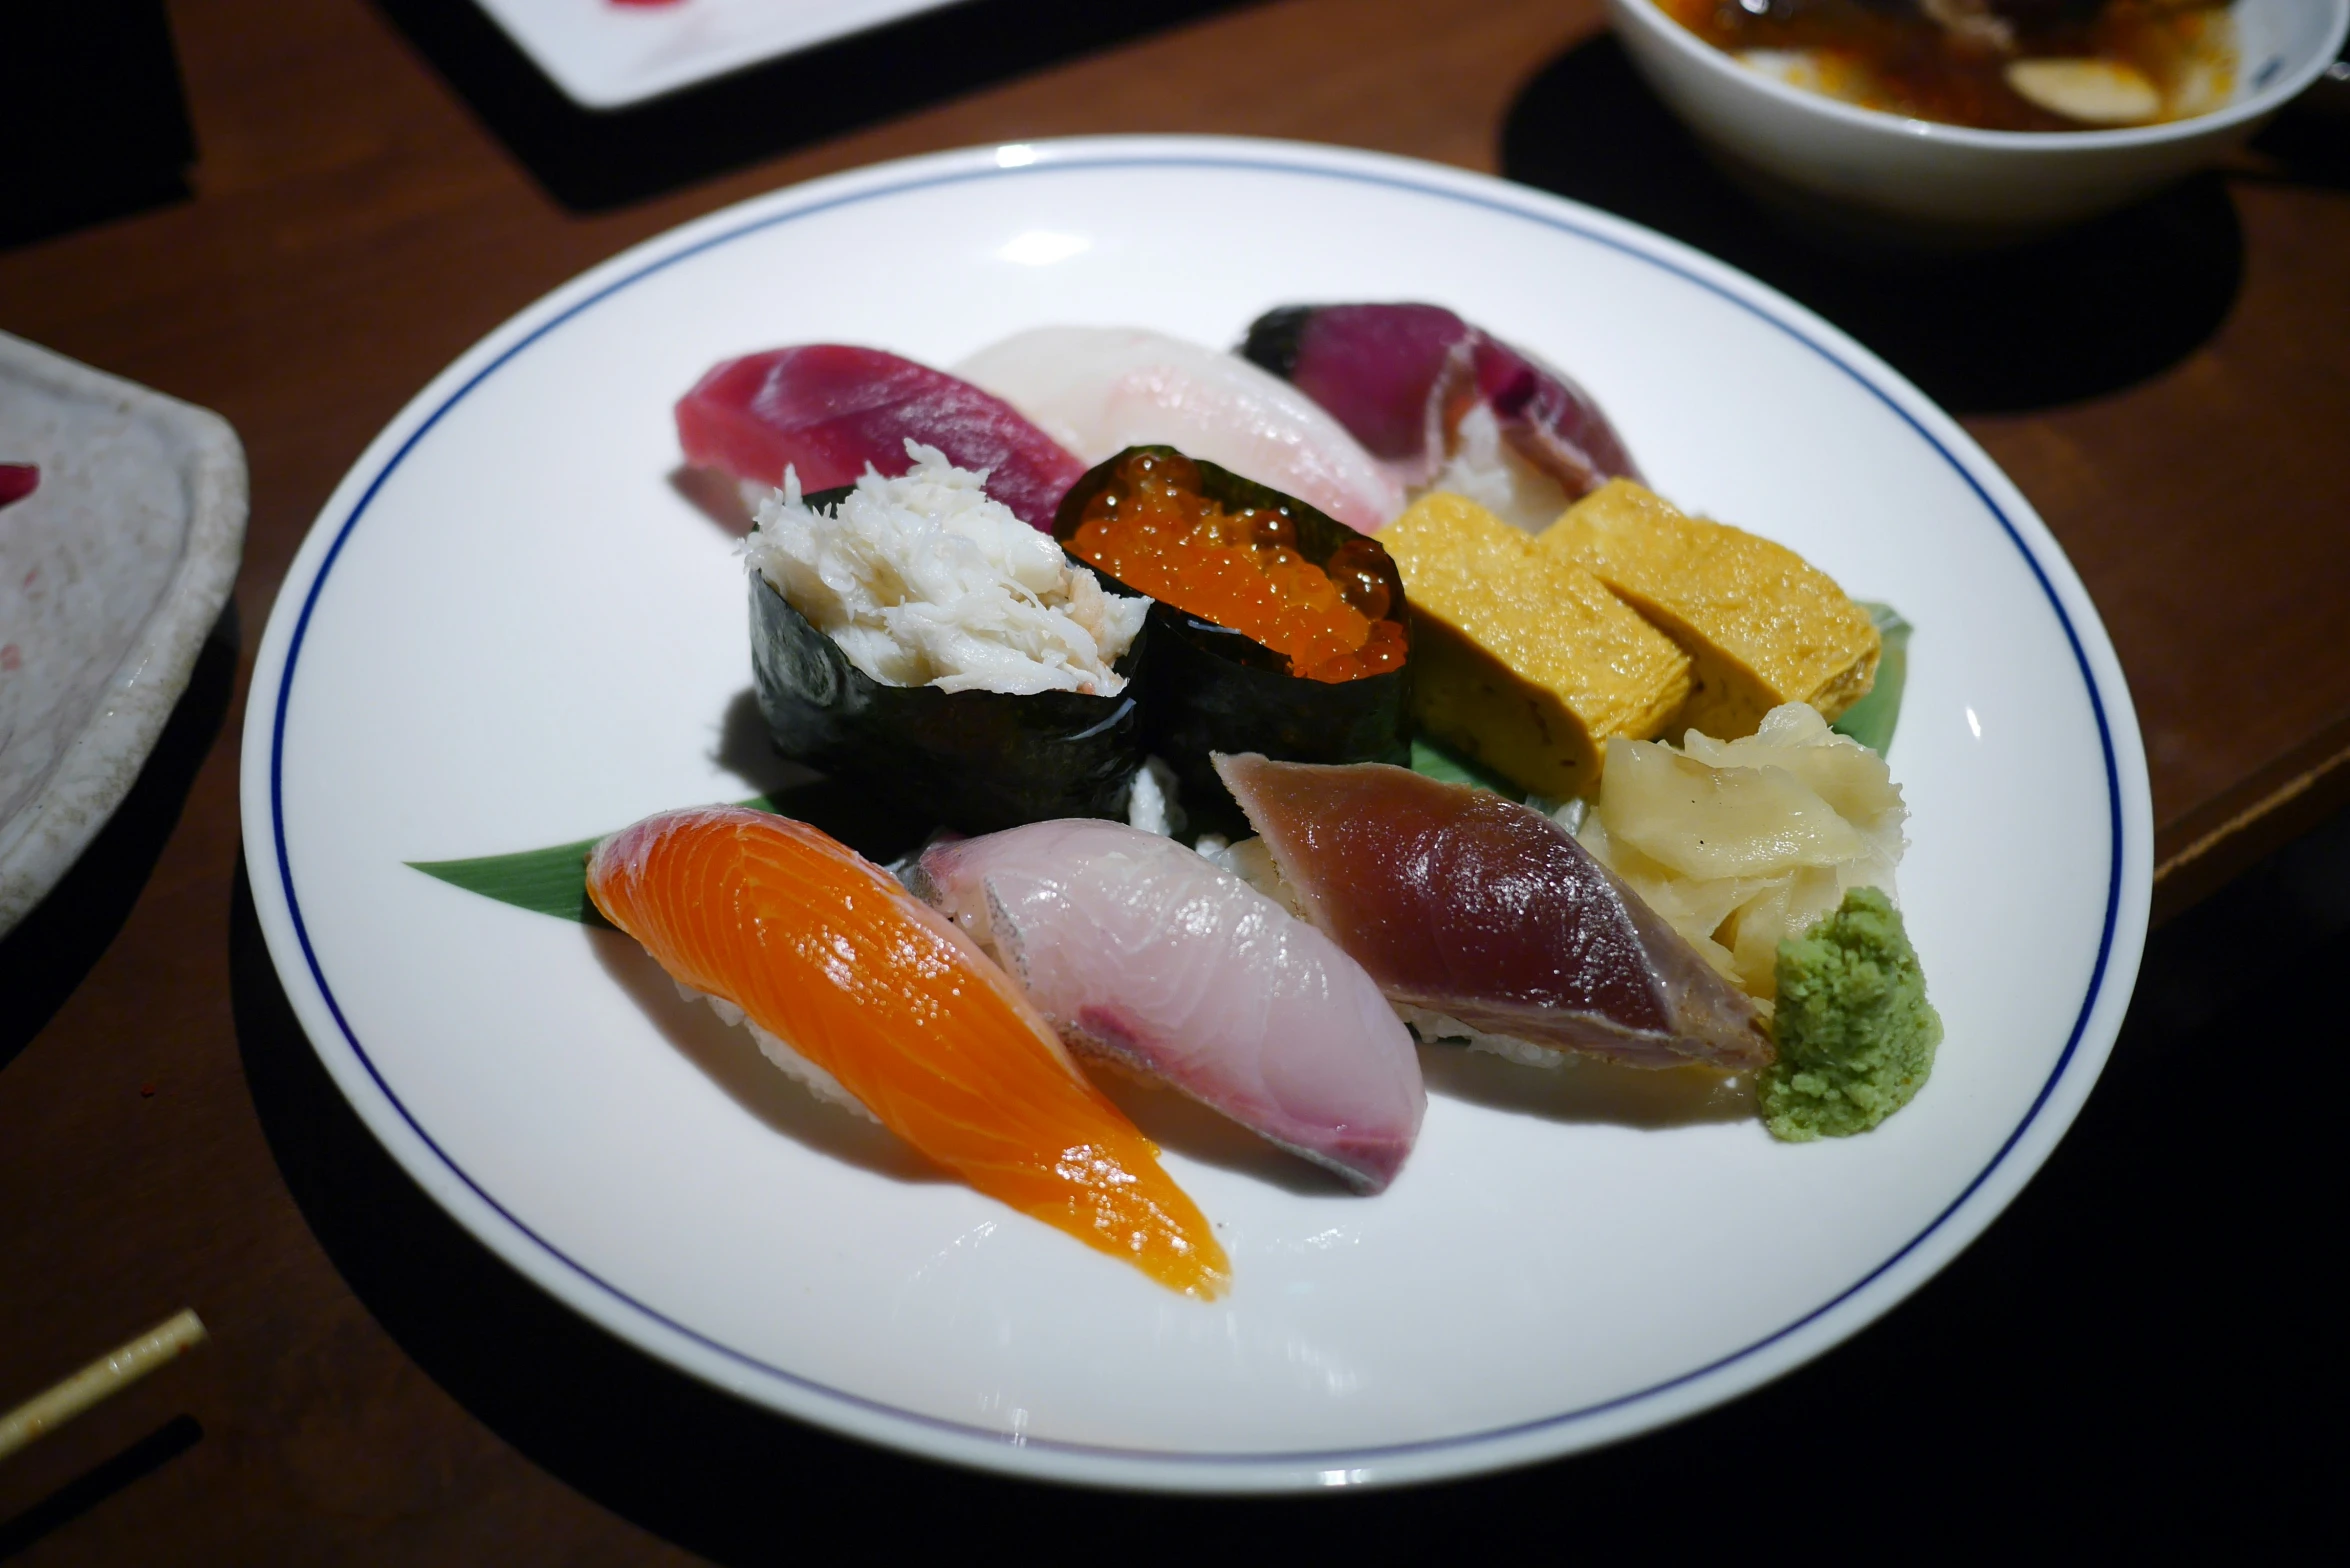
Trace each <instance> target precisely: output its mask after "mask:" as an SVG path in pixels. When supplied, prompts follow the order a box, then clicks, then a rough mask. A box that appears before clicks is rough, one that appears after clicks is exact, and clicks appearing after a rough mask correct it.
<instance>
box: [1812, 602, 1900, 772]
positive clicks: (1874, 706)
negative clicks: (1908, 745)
mask: <svg viewBox="0 0 2350 1568" xmlns="http://www.w3.org/2000/svg"><path fill="white" fill-rule="evenodd" d="M1861 608H1862V609H1864V610H1866V611H1868V612H1869V619H1870V620H1872V621H1874V622H1876V623H1877V635H1878V636H1879V637H1881V638H1883V639H1884V642H1885V652H1884V654H1883V656H1882V657H1880V658H1879V659H1878V660H1877V684H1876V685H1874V686H1872V687H1870V688H1869V694H1868V695H1867V696H1866V697H1863V698H1861V700H1860V701H1858V702H1856V703H1854V704H1853V705H1852V706H1851V707H1849V708H1846V709H1845V710H1844V712H1843V715H1842V716H1841V717H1839V718H1838V719H1837V720H1836V722H1835V723H1834V724H1833V725H1831V726H1829V727H1830V728H1831V729H1833V730H1835V731H1836V733H1838V734H1839V735H1849V736H1851V737H1852V738H1853V739H1854V740H1856V741H1859V742H1860V743H1861V744H1862V745H1863V746H1866V747H1868V748H1869V750H1871V751H1873V752H1875V753H1876V754H1877V755H1878V756H1880V757H1881V756H1883V755H1884V754H1885V748H1886V747H1888V746H1890V745H1892V744H1893V726H1894V725H1895V724H1896V723H1898V722H1900V719H1901V689H1902V687H1904V686H1905V685H1907V684H1908V683H1909V634H1910V632H1911V630H1912V628H1911V626H1910V624H1909V622H1907V621H1905V620H1903V619H1902V618H1901V613H1900V612H1899V611H1898V610H1896V609H1894V608H1893V606H1891V605H1889V604H1872V603H1869V602H1867V601H1865V600H1864V601H1862V603H1861Z"/></svg>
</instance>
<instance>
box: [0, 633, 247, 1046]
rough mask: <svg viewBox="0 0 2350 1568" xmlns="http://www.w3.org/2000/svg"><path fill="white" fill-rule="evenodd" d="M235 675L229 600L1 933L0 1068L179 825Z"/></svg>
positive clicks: (72, 978)
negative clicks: (130, 759)
mask: <svg viewBox="0 0 2350 1568" xmlns="http://www.w3.org/2000/svg"><path fill="white" fill-rule="evenodd" d="M236 679H237V607H236V603H235V601H233V600H232V601H230V603H229V605H228V606H227V608H225V609H223V610H222V611H221V613H220V619H219V620H218V621H216V622H215V623H213V627H212V632H211V635H210V636H208V637H207V638H206V639H205V641H204V646H203V648H202V649H201V650H199V651H198V653H197V655H196V664H195V667H194V669H193V670H191V671H190V672H189V675H188V687H187V690H186V691H184V692H183V693H181V694H180V700H179V702H178V704H177V705H176V706H175V707H174V708H173V709H172V710H171V717H170V718H169V719H167V720H165V721H164V725H163V731H162V733H161V734H160V735H158V736H157V737H156V739H155V749H154V750H153V751H150V752H149V753H148V754H147V760H146V761H145V762H144V763H142V764H141V765H140V767H139V777H138V781H137V782H136V783H134V784H133V785H132V786H131V788H130V793H129V794H127V795H125V796H123V798H122V803H121V804H120V805H118V806H116V807H115V808H114V815H113V816H112V817H110V818H108V819H107V822H106V826H104V827H103V828H100V829H99V830H98V836H97V837H95V838H93V839H91V840H90V843H89V847H88V848H86V849H84V850H83V851H82V854H81V858H80V859H79V860H76V861H75V862H74V863H73V865H72V866H71V867H70V868H68V869H67V871H66V873H65V875H64V876H62V877H60V878H59V879H58V882H57V885H56V886H55V887H53V888H51V889H50V890H49V894H48V896H47V897H46V898H44V899H42V900H41V902H40V903H38V904H36V905H34V906H33V909H32V911H31V913H29V914H27V915H26V916H25V917H24V918H23V919H22V920H20V921H18V922H17V923H16V928H15V929H14V930H12V931H10V932H9V933H8V934H7V935H6V936H5V937H0V998H4V999H5V1002H4V1004H0V1068H5V1067H6V1066H7V1065H8V1064H9V1063H10V1062H12V1061H14V1060H16V1056H17V1053H18V1052H20V1051H22V1050H23V1049H24V1048H25V1047H26V1046H27V1045H28V1044H30V1043H31V1042H32V1039H33V1037H34V1036H35V1035H37V1034H39V1033H40V1032H41V1030H42V1029H43V1028H45V1027H46V1026H47V1025H48V1022H49V1020H50V1018H52V1017H53V1016H55V1014H56V1012H57V1009H58V1008H60V1007H62V1006H64V1005H65V999H66V998H67V997H68V996H71V995H72V994H73V992H74V989H75V987H77V986H79V985H80V984H81V983H82V977H83V976H84V975H87V974H88V973H89V972H90V966H91V965H93V964H95V963H97V961H98V959H99V956H100V955H101V954H103V953H104V952H105V951H106V949H107V947H108V945H109V944H111V943H112V942H113V941H114V936H115V933H116V932H118V931H120V930H121V929H122V923H123V922H124V921H125V920H128V919H129V918H130V913H131V906H132V905H134V904H136V903H137V902H138V901H139V893H140V890H141V889H143V888H144V887H146V885H147V878H148V876H149V874H150V873H152V872H153V871H154V869H155V862H156V860H157V858H158V857H160V856H161V855H162V853H163V845H164V843H165V841H166V840H168V839H169V838H170V837H171V832H172V829H173V828H175V827H177V826H178V825H179V819H180V808H181V807H182V806H183V805H185V804H186V803H187V798H188V789H189V786H190V785H192V784H193V783H194V782H195V778H196V770H197V769H198V768H200V767H202V766H203V765H204V759H205V757H207V756H208V755H210V754H211V751H212V747H213V743H214V742H215V741H217V740H218V739H219V738H220V726H221V720H222V719H223V718H224V717H225V716H226V715H227V713H228V708H229V698H230V696H231V694H232V692H233V691H234V689H235V687H236Z"/></svg>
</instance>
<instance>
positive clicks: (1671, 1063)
mask: <svg viewBox="0 0 2350 1568" xmlns="http://www.w3.org/2000/svg"><path fill="white" fill-rule="evenodd" d="M1216 768H1217V771H1218V772H1219V773H1221V774H1222V775H1223V778H1224V782H1225V784H1226V785H1227V786H1228V787H1229V788H1230V789H1231V791H1232V793H1233V796H1234V797H1235V798H1236V799H1237V800H1239V802H1240V806H1241V809H1242V810H1243V811H1245V812H1247V813H1248V819H1249V822H1250V824H1251V825H1252V826H1254V827H1255V828H1256V830H1257V831H1258V832H1259V833H1261V834H1262V835H1264V846H1265V848H1266V849H1267V850H1268V851H1270V853H1271V857H1272V860H1273V862H1274V864H1275V866H1277V867H1278V869H1279V871H1280V875H1281V877H1282V879H1283V880H1284V881H1285V882H1286V884H1287V887H1288V890H1289V892H1290V894H1291V895H1292V896H1294V897H1295V898H1296V899H1297V901H1298V903H1299V905H1300V907H1301V908H1302V909H1303V910H1304V912H1305V914H1306V916H1307V918H1308V919H1310V920H1312V921H1313V923H1314V924H1315V925H1316V926H1318V927H1320V928H1321V929H1322V930H1323V931H1325V932H1326V933H1328V934H1329V936H1330V937H1331V938H1332V939H1333V940H1334V941H1336V942H1337V943H1338V945H1339V946H1340V947H1342V948H1344V949H1345V950H1346V951H1347V953H1348V954H1349V955H1351V956H1352V957H1353V958H1354V959H1355V960H1356V961H1357V962H1358V963H1360V964H1361V965H1362V966H1363V968H1364V969H1366V970H1367V971H1369V972H1370V975H1371V978H1372V979H1374V980H1376V981H1377V982H1378V983H1379V986H1380V989H1382V990H1383V991H1385V992H1386V993H1387V996H1388V998H1389V1000H1391V1001H1393V1002H1394V1003H1396V1004H1397V1006H1398V1007H1399V1008H1401V1009H1404V1010H1405V1014H1406V1016H1407V1017H1411V1018H1413V1021H1414V1022H1415V1023H1426V1024H1428V1025H1430V1026H1431V1027H1433V1028H1434V1029H1435V1031H1436V1032H1438V1033H1440V1034H1452V1033H1465V1034H1467V1036H1468V1037H1469V1039H1470V1040H1471V1042H1472V1043H1474V1044H1479V1045H1483V1046H1486V1047H1487V1048H1489V1049H1492V1050H1495V1051H1497V1052H1499V1053H1500V1054H1502V1055H1505V1056H1509V1057H1511V1058H1513V1059H1515V1060H1519V1061H1525V1062H1529V1063H1534V1064H1540V1065H1556V1064H1557V1063H1558V1062H1559V1061H1561V1060H1563V1058H1562V1057H1561V1056H1560V1055H1559V1053H1561V1052H1563V1051H1584V1052H1589V1053H1591V1054H1593V1055H1596V1056H1604V1057H1608V1058H1612V1059H1613V1060H1616V1061H1619V1062H1622V1063H1624V1064H1626V1065H1628V1066H1634V1067H1675V1066H1682V1065H1685V1064H1688V1063H1691V1062H1703V1063H1707V1064H1709V1065H1712V1066H1715V1067H1722V1068H1729V1069H1733V1070H1741V1069H1745V1068H1752V1067H1761V1066H1763V1065H1764V1064H1766V1063H1768V1062H1769V1061H1770V1059H1771V1047H1770V1043H1769V1041H1768V1040H1766V1039H1765V1038H1764V1036H1763V1034H1762V1031H1761V1030H1760V1028H1758V1027H1757V1025H1756V1015H1755V1008H1754V1004H1753V1003H1752V1002H1751V1001H1749V1000H1748V999H1747V997H1746V996H1745V995H1744V994H1742V993H1741V992H1739V991H1738V990H1737V989H1736V988H1735V987H1733V986H1731V985H1730V983H1729V982H1728V981H1726V980H1724V979H1723V978H1722V977H1721V975H1720V974H1719V973H1718V972H1717V971H1716V970H1715V969H1714V967H1713V966H1712V965H1711V964H1709V963H1707V962H1706V961H1705V960H1704V959H1703V958H1702V957H1700V956H1699V955H1698V953H1697V952H1696V950H1695V949H1693V948H1692V947H1690V945H1689V944H1688V943H1687V942H1685V941H1683V940H1682V939H1681V937H1680V936H1679V935H1678V934H1677V933H1675V932H1674V930H1673V928H1672V927H1671V926H1669V925H1667V924H1666V923H1665V921H1664V919H1663V918H1662V917H1661V916H1659V915H1658V914H1656V913H1655V912H1654V911H1653V910H1651V909H1650V908H1649V907H1648V906H1647V905H1646V904H1644V903H1642V902H1641V900H1640V897H1639V895H1638V894H1636V893H1633V892H1632V891H1631V890H1630V889H1628V888H1626V887H1625V886H1624V885H1623V883H1621V882H1619V881H1618V880H1616V878H1615V877H1614V875H1613V874H1611V873H1610V872H1609V871H1608V870H1607V869H1606V868H1605V867H1604V866H1602V865H1600V864H1599V862H1598V861H1596V860H1594V859H1592V858H1591V856H1590V854H1589V853H1588V852H1587V851H1585V850H1584V848H1583V846H1582V845H1580V844H1578V843H1576V842H1575V839H1574V835H1572V834H1570V833H1569V832H1567V830H1566V829H1564V828H1562V827H1560V826H1559V825H1558V823H1556V822H1554V821H1552V820H1551V819H1550V818H1549V817H1547V816H1544V815H1543V814H1542V813H1541V812H1539V811H1536V810H1534V809H1533V808H1532V807H1530V806H1522V805H1519V804H1518V803H1516V802H1515V801H1510V800H1504V799H1503V798H1502V797H1501V796H1499V795H1496V794H1494V793H1492V792H1491V791H1490V790H1481V789H1473V788H1471V787H1469V786H1467V785H1464V784H1447V783H1443V782H1441V781H1439V780H1436V779H1432V778H1426V777H1423V776H1422V775H1420V774H1417V773H1414V772H1411V771H1410V770H1409V769H1405V768H1396V767H1388V766H1386V765H1384V764H1381V763H1354V764H1350V765H1348V766H1345V767H1318V766H1312V765H1309V764H1304V763H1295V762H1271V761H1268V760H1266V759H1265V758H1264V757H1261V756H1256V755H1253V754H1252V755H1245V756H1238V757H1227V756H1221V755H1219V756H1218V757H1217V758H1216Z"/></svg>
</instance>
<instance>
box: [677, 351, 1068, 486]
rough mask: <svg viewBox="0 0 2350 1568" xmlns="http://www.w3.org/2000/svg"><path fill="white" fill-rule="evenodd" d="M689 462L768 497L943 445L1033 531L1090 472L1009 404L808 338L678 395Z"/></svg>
mask: <svg viewBox="0 0 2350 1568" xmlns="http://www.w3.org/2000/svg"><path fill="white" fill-rule="evenodd" d="M677 439H678V444H679V445H680V446H682V447H683V448H684V449H685V460H686V461H687V462H689V463H692V464H694V465H695V466H697V467H702V468H715V469H717V470H719V471H720V472H722V473H724V474H726V475H728V476H729V477H731V478H733V479H735V480H738V481H740V482H742V483H745V484H749V485H754V486H757V487H758V488H759V489H761V490H766V489H769V488H772V487H773V486H776V485H779V484H781V483H783V471H784V469H785V468H787V467H788V468H792V469H794V470H796V471H797V472H798V474H799V479H800V490H801V493H802V494H805V495H814V494H816V493H817V492H818V491H821V490H831V489H834V488H836V487H838V486H841V485H846V484H854V483H856V481H857V479H858V477H859V476H860V475H862V474H863V473H864V472H865V470H866V469H867V468H872V469H874V470H875V471H876V472H878V473H879V474H880V475H881V476H882V477H883V478H885V479H890V478H895V477H896V476H897V475H899V474H902V473H904V472H905V471H906V469H907V468H908V467H909V466H910V464H911V462H912V460H911V459H910V458H908V457H907V455H906V443H907V441H909V440H913V441H918V442H920V443H921V444H922V445H924V446H928V447H936V448H937V449H938V450H939V451H940V452H942V453H944V454H945V455H946V459H947V461H948V462H950V463H952V464H954V465H955V466H956V467H957V468H967V469H973V470H978V469H985V470H986V471H987V493H988V494H989V495H991V496H993V497H995V499H997V500H998V501H1001V502H1003V503H1004V505H1006V506H1008V507H1010V508H1011V509H1012V511H1013V512H1014V513H1015V514H1016V515H1017V516H1018V517H1019V519H1020V520H1021V521H1022V522H1024V523H1026V524H1028V525H1029V526H1030V527H1031V528H1041V529H1044V530H1046V531H1047V532H1050V531H1051V529H1052V526H1053V508H1055V507H1056V506H1058V505H1060V502H1061V496H1062V494H1063V493H1064V492H1065V491H1067V490H1068V488H1069V487H1070V486H1071V485H1073V484H1075V483H1076V482H1077V476H1078V475H1079V474H1082V473H1084V472H1085V467H1086V465H1085V464H1083V463H1081V462H1079V461H1078V460H1077V459H1076V458H1075V457H1073V456H1071V455H1070V454H1069V453H1068V452H1066V451H1064V450H1062V448H1061V447H1060V446H1058V445H1056V444H1055V443H1054V441H1053V439H1052V438H1051V437H1050V436H1048V435H1046V434H1045V433H1044V432H1043V431H1041V430H1039V429H1037V428H1036V426H1035V425H1033V424H1031V423H1029V421H1028V420H1026V419H1024V418H1022V417H1021V416H1020V414H1019V412H1018V411H1017V410H1015V409H1014V408H1013V407H1012V406H1011V405H1010V404H1008V403H1006V402H1005V401H1004V400H1003V399H1002V398H1000V397H994V396H991V395H990V394H988V393H986V392H983V391H981V390H980V389H979V388H977V387H975V386H973V385H971V384H970V383H969V382H967V381H961V380H957V379H956V378H955V377H953V376H950V375H948V374H947V373H946V372H944V371H941V370H933V369H931V368H930V367H929V366H928V365H918V364H916V363H915V362H914V361H912V360H910V359H901V358H899V357H898V356H897V355H895V354H885V353H883V352H882V351H881V350H879V349H875V348H853V347H850V346H848V345H846V344H840V343H808V344H802V345H800V346H799V347H796V348H779V349H771V350H769V351H768V352H766V353H763V354H746V355H744V356H743V357H742V358H740V359H730V360H727V361H726V362H725V363H724V364H721V365H717V366H715V367H713V368H712V369H711V371H710V372H709V374H707V375H705V376H703V377H702V379H701V380H700V381H697V382H695V383H694V387H693V390H692V391H690V392H688V393H686V395H685V396H684V397H681V398H679V399H678V400H677Z"/></svg>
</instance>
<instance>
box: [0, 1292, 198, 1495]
mask: <svg viewBox="0 0 2350 1568" xmlns="http://www.w3.org/2000/svg"><path fill="white" fill-rule="evenodd" d="M204 1338H205V1333H204V1322H203V1320H202V1319H201V1318H199V1317H197V1316H196V1314H195V1311H194V1310H193V1309H190V1310H188V1311H185V1312H182V1313H180V1314H179V1315H178V1316H176V1317H171V1318H166V1319H164V1321H162V1322H161V1323H158V1324H156V1325H155V1326H154V1327H153V1328H151V1329H149V1330H147V1332H146V1333H144V1334H141V1335H140V1336H139V1337H138V1338H137V1339H134V1340H132V1341H130V1342H129V1343H128V1344H123V1345H117V1346H116V1347H115V1348H114V1349H112V1350H110V1351H108V1352H107V1353H106V1354H105V1355H103V1356H100V1357H99V1358H98V1359H97V1360H95V1361H93V1362H91V1363H90V1364H89V1365H88V1366H86V1367H84V1368H82V1369H81V1370H80V1371H79V1372H76V1373H75V1374H74V1375H73V1376H71V1377H69V1378H67V1379H66V1380H65V1381H64V1382H62V1383H59V1384H57V1385H56V1386H55V1387H53V1388H50V1389H48V1390H47V1391H45V1392H43V1393H39V1394H35V1395H34V1396H33V1397H32V1398H30V1399H28V1400H26V1401H25V1402H24V1403H23V1404H21V1405H18V1406H17V1407H16V1408H15V1409H14V1410H11V1411H9V1412H8V1414H6V1415H4V1416H0V1459H6V1458H7V1457H8V1456H9V1455H10V1454H13V1453H15V1452H16V1451H17V1450H18V1449H20V1448H22V1447H24V1446H25V1445H26V1444H27V1443H30V1442H31V1441H33V1439H35V1438H37V1437H39V1436H41V1435H42V1434H43V1433H45V1432H47V1431H48V1430H49V1429H50V1428H51V1427H57V1426H63V1425H64V1424H65V1423H66V1422H68V1421H71V1420H72V1419H73V1418H74V1417H75V1416H78V1415H80V1414H81V1413H82V1412H83V1411H85V1410H87V1409H89V1408H90V1407H91V1406H92V1405H94V1404H96V1403H98V1401H99V1400H101V1399H104V1398H105V1397H106V1396H107V1395H109V1394H112V1393H114V1392H115V1391H117V1390H118V1389H123V1388H128V1387H129V1386H130V1385H131V1384H133V1383H136V1382H137V1381H138V1380H139V1379H141V1378H143V1377H145V1376H146V1375H147V1374H148V1373H150V1372H152V1371H154V1370H155V1369H156V1368H157V1367H159V1366H161V1365H163V1363H165V1362H166V1361H171V1360H174V1359H176V1358H177V1357H178V1356H179V1355H180V1353H181V1352H182V1351H186V1350H192V1349H194V1348H195V1347H196V1346H198V1345H200V1344H202V1343H203V1342H204Z"/></svg>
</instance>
